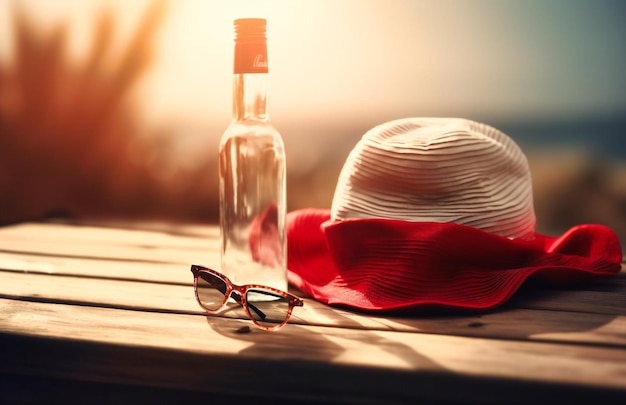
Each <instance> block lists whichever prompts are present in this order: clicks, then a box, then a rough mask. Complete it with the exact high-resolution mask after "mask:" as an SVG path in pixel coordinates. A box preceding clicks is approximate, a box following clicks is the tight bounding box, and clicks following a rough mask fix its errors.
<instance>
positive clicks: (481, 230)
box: [287, 118, 622, 311]
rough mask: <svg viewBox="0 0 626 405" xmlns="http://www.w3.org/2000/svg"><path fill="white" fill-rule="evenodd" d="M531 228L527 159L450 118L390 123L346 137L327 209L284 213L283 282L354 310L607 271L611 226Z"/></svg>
mask: <svg viewBox="0 0 626 405" xmlns="http://www.w3.org/2000/svg"><path fill="white" fill-rule="evenodd" d="M535 228H536V218H535V212H534V208H533V194H532V181H531V174H530V170H529V166H528V162H527V159H526V157H525V156H524V153H523V152H522V151H521V149H520V148H519V147H518V145H517V144H516V143H515V142H514V141H513V140H512V139H511V138H510V137H508V136H507V135H506V134H504V133H502V132H501V131H499V130H497V129H495V128H493V127H491V126H488V125H485V124H482V123H479V122H476V121H471V120H467V119H462V118H405V119H399V120H395V121H391V122H387V123H384V124H382V125H379V126H376V127H374V128H372V129H371V130H369V131H368V132H367V133H365V135H364V136H363V137H362V138H361V140H360V141H359V142H358V143H357V144H356V146H355V147H354V149H353V150H352V151H351V153H350V154H349V156H348V158H347V160H346V162H345V164H344V166H343V169H342V171H341V173H340V175H339V179H338V181H337V186H336V189H335V193H334V197H333V201H332V205H331V208H330V209H313V208H310V209H301V210H297V211H293V212H290V213H289V214H288V216H287V238H288V268H289V272H288V275H289V281H290V283H291V284H293V285H294V286H296V287H298V288H299V289H300V290H302V291H303V292H305V293H307V294H309V295H311V296H312V297H313V298H315V299H317V300H319V301H321V302H324V303H327V304H333V305H341V306H346V307H352V308H355V309H360V310H371V311H382V310H400V309H422V308H431V307H448V308H465V309H487V308H493V307H495V306H498V305H501V304H503V303H504V302H506V301H507V300H508V299H509V298H510V297H511V296H512V295H513V294H514V293H515V292H516V291H517V290H518V289H519V287H520V286H521V285H522V284H523V283H524V281H525V280H527V279H528V278H529V277H531V276H532V277H535V278H538V279H543V280H544V281H547V282H556V283H568V282H579V281H582V280H588V279H593V278H601V277H611V276H614V275H615V274H617V273H619V271H620V269H621V259H622V253H621V246H620V243H619V240H618V238H617V236H616V235H615V233H614V232H613V231H612V230H611V229H609V228H607V227H605V226H602V225H595V224H583V225H577V226H575V227H574V228H572V229H570V230H569V231H568V232H566V233H565V234H563V235H561V236H560V237H551V236H546V235H541V234H539V233H537V232H535Z"/></svg>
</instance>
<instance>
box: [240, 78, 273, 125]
mask: <svg viewBox="0 0 626 405" xmlns="http://www.w3.org/2000/svg"><path fill="white" fill-rule="evenodd" d="M233 119H235V120H237V121H247V120H254V121H261V122H269V119H270V118H269V113H268V102H267V73H235V74H234V75H233Z"/></svg>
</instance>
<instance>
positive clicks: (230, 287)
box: [191, 264, 304, 331]
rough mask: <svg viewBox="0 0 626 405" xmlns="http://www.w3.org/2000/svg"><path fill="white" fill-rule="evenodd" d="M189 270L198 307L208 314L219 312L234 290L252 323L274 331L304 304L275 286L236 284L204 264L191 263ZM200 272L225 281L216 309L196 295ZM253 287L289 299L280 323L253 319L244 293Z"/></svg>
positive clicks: (299, 299)
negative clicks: (206, 305) (270, 324)
mask: <svg viewBox="0 0 626 405" xmlns="http://www.w3.org/2000/svg"><path fill="white" fill-rule="evenodd" d="M191 272H192V273H193V290H194V294H195V296H196V301H197V302H198V304H199V305H200V307H202V309H204V310H205V311H206V312H208V313H209V314H215V313H217V312H219V311H220V310H221V309H223V308H224V307H225V306H226V303H227V302H228V299H229V298H230V297H231V295H232V293H233V291H236V292H237V293H238V294H239V297H240V298H241V299H240V300H237V299H236V298H235V301H237V302H238V303H239V304H240V305H241V306H243V307H244V309H245V310H246V313H247V314H248V317H249V318H250V320H251V321H252V323H254V324H255V325H256V326H257V327H259V328H260V329H263V330H266V331H275V330H278V329H280V328H282V327H283V326H284V325H285V324H286V323H287V322H288V321H289V318H291V313H292V311H293V308H294V307H301V306H304V301H303V300H302V298H299V297H297V296H295V295H293V294H291V293H288V292H286V291H282V290H279V289H277V288H273V287H269V286H266V285H261V284H244V285H237V284H234V283H233V282H232V281H230V279H229V278H228V277H226V276H225V275H224V274H222V273H220V272H219V271H216V270H213V269H210V268H208V267H205V266H201V265H198V264H192V265H191ZM201 272H205V273H209V274H211V275H213V276H215V277H218V278H220V279H222V280H224V281H225V282H226V291H225V292H224V301H222V303H221V304H220V306H219V307H217V308H216V309H209V308H207V307H205V306H204V305H203V304H202V301H201V300H200V297H199V296H198V277H199V276H200V273H201ZM255 289H257V290H259V289H260V290H267V291H270V292H272V293H274V294H276V295H279V296H281V297H284V298H286V299H287V300H288V301H289V309H288V310H287V315H286V316H285V319H284V320H283V322H282V323H280V324H276V325H273V326H266V325H261V324H259V323H258V322H257V320H256V319H254V317H253V316H252V313H251V312H250V306H249V305H248V301H247V298H246V294H247V293H248V291H249V290H255Z"/></svg>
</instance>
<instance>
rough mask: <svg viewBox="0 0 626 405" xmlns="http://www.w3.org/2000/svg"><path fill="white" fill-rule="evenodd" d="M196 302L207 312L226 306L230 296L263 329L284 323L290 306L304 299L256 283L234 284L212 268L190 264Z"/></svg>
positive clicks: (296, 304) (273, 328) (298, 303)
mask: <svg viewBox="0 0 626 405" xmlns="http://www.w3.org/2000/svg"><path fill="white" fill-rule="evenodd" d="M191 272H192V273H193V289H194V291H195V293H196V300H197V301H198V304H200V306H201V307H202V308H203V309H204V310H205V311H207V312H208V313H211V314H213V313H216V312H217V311H219V310H221V309H222V308H224V307H225V306H226V303H227V302H228V299H229V298H232V299H233V300H235V301H236V302H237V303H239V304H240V305H242V306H243V307H244V309H245V310H246V312H247V313H248V316H249V317H250V319H251V320H252V322H253V323H254V324H255V325H256V326H258V327H259V328H261V329H263V330H269V331H273V330H277V329H279V328H281V327H282V326H283V325H285V324H286V323H287V321H288V320H289V317H291V312H292V311H293V307H301V306H303V305H304V301H302V299H301V298H298V297H296V296H295V295H293V294H290V293H288V292H285V291H281V290H278V289H276V288H272V287H267V286H263V285H257V284H246V285H235V284H233V283H232V282H231V281H230V280H229V279H228V277H226V276H225V275H223V274H222V273H219V272H217V271H215V270H213V269H209V268H207V267H204V266H199V265H196V264H193V265H191Z"/></svg>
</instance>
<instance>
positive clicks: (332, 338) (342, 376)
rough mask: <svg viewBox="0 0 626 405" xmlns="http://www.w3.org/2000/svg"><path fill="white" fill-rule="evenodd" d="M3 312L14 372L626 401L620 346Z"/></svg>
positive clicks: (268, 387) (262, 392)
mask: <svg viewBox="0 0 626 405" xmlns="http://www.w3.org/2000/svg"><path fill="white" fill-rule="evenodd" d="M0 305H1V306H2V308H4V309H5V310H4V311H3V312H2V315H1V316H2V329H3V331H4V332H3V334H0V342H2V343H3V344H0V355H1V356H2V358H3V362H1V363H0V372H2V373H5V374H17V375H35V376H41V375H53V376H56V377H58V378H73V379H84V380H87V381H102V382H113V383H120V384H138V385H151V386H164V387H170V388H180V389H190V390H199V391H216V392H222V393H224V392H226V393H239V394H241V395H246V394H247V395H251V396H252V395H256V396H259V397H271V396H273V395H274V396H275V395H277V393H278V395H279V396H282V397H283V398H295V397H298V396H300V397H301V396H302V395H303V393H306V395H312V396H314V397H315V398H316V399H323V398H326V399H329V398H333V396H338V398H348V399H350V400H354V399H355V398H356V399H368V398H369V399H370V400H374V401H375V400H383V399H386V398H387V399H389V400H390V401H391V402H394V400H395V401H397V402H411V401H414V400H416V399H429V400H434V399H438V400H440V401H446V400H447V401H451V400H463V401H467V402H478V401H479V400H481V399H483V400H484V399H485V398H488V399H491V400H500V401H506V402H508V403H523V402H525V401H528V400H530V399H531V398H532V397H533V396H535V395H537V394H538V393H543V394H546V393H550V394H552V395H557V394H558V395H560V396H562V398H561V400H563V399H567V398H569V399H580V398H581V397H577V395H581V393H582V394H584V393H587V394H589V395H590V398H591V393H593V394H600V397H597V398H601V397H602V395H610V396H611V398H612V399H613V400H615V399H616V398H620V399H624V398H626V396H625V395H626V381H625V380H624V378H623V376H624V375H626V351H624V350H618V349H613V348H598V347H588V346H580V345H567V344H552V343H533V342H518V341H507V340H495V339H480V338H462V337H455V336H441V335H428V334H421V333H403V332H389V331H365V330H352V329H342V328H327V327H317V326H300V325H287V326H286V327H285V328H284V329H283V330H282V331H281V332H278V333H268V332H263V331H260V330H257V329H254V328H252V329H250V331H249V332H248V333H241V332H242V330H241V326H242V325H243V323H240V322H237V321H233V320H225V319H222V318H212V317H211V318H207V317H204V316H198V315H182V314H162V313H141V312H136V311H120V310H116V309H107V308H89V307H77V306H73V305H62V304H57V305H50V304H44V303H32V302H19V301H11V300H0ZM122 312H123V313H122ZM443 387H448V389H442V388H443ZM450 387H454V389H450ZM598 388H606V389H607V391H597V389H598ZM581 390H582V391H581ZM485 396H487V397H485ZM597 398H596V399H597ZM536 399H537V398H536V397H535V400H536Z"/></svg>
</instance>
